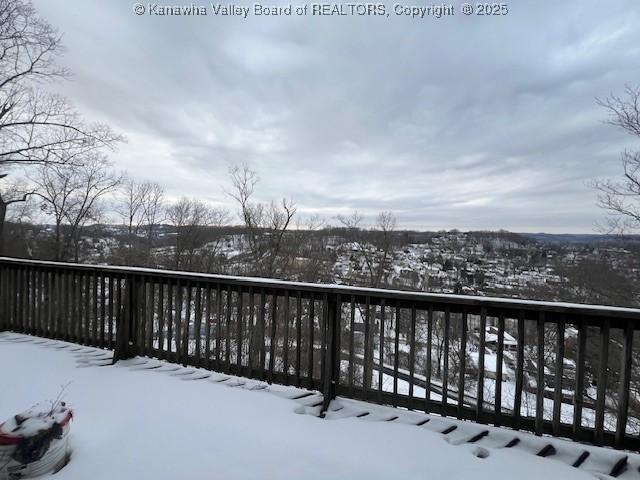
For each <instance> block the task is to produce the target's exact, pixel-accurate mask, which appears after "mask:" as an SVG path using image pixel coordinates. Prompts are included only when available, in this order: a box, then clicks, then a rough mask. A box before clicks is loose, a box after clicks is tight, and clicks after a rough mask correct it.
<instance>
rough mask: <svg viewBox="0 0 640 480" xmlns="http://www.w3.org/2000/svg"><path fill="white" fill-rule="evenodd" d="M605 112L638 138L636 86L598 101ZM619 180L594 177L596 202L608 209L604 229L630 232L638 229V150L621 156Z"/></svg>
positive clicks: (639, 91) (613, 122)
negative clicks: (622, 95) (623, 92)
mask: <svg viewBox="0 0 640 480" xmlns="http://www.w3.org/2000/svg"><path fill="white" fill-rule="evenodd" d="M598 103H599V105H601V106H602V107H604V108H605V109H606V110H607V111H608V113H609V115H610V118H609V123H610V124H611V125H613V126H615V127H618V128H621V129H622V130H624V131H625V132H627V133H629V134H630V135H633V136H634V137H636V138H638V139H640V87H637V88H632V87H629V86H627V87H626V88H625V96H624V97H619V96H616V95H611V96H609V97H608V98H606V99H604V100H598ZM621 163H622V179H620V180H596V181H594V182H593V187H594V188H596V189H597V190H598V192H599V194H598V205H599V206H600V207H602V208H604V209H605V210H607V211H608V213H609V216H608V218H607V226H606V228H607V230H609V231H610V232H618V233H625V232H633V231H637V230H638V229H640V151H637V150H636V151H625V152H623V153H622V155H621Z"/></svg>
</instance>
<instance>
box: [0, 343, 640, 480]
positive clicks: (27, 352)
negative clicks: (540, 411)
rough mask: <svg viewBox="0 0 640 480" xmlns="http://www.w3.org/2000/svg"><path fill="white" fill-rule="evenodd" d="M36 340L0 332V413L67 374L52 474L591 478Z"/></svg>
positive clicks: (28, 401)
mask: <svg viewBox="0 0 640 480" xmlns="http://www.w3.org/2000/svg"><path fill="white" fill-rule="evenodd" d="M36 341H37V342H41V343H38V344H35V343H34V341H33V337H24V336H18V335H16V334H13V333H8V332H6V333H0V382H1V385H2V388H1V392H2V393H1V394H0V417H1V418H2V419H1V420H0V422H1V421H3V420H4V419H8V418H9V417H10V416H12V415H13V414H15V413H18V412H21V411H23V410H25V409H26V408H28V407H30V406H31V405H33V404H35V403H37V402H42V401H45V400H53V399H54V398H56V396H57V395H58V393H59V391H60V388H61V386H62V385H66V384H68V387H67V388H66V390H65V394H64V397H65V400H66V401H67V402H68V403H69V404H70V405H71V407H72V408H73V409H74V412H75V418H74V421H73V424H72V426H71V442H72V447H73V455H72V459H71V462H70V464H69V465H67V466H66V467H65V468H64V469H63V470H62V471H61V472H60V473H58V474H57V475H56V476H55V477H51V478H52V479H59V480H68V479H82V480H85V479H87V478H91V479H103V478H104V479H113V478H121V479H146V478H153V479H172V480H175V479H187V478H188V479H323V480H325V479H367V480H371V479H389V478H399V479H425V478H429V479H447V480H453V479H477V480H483V479H492V480H495V479H500V478H505V479H506V478H509V479H511V478H514V476H517V477H518V479H519V480H525V479H539V478H563V479H567V480H570V479H574V478H575V479H579V478H593V476H592V475H591V474H589V473H588V472H585V471H582V470H578V469H575V468H572V467H570V466H568V465H566V464H565V463H562V462H560V461H556V460H553V459H545V458H540V457H536V456H535V455H532V454H531V452H526V451H524V450H521V449H516V448H497V447H498V445H497V444H496V448H491V446H487V448H484V447H479V446H478V444H473V443H464V442H454V441H451V438H448V441H445V440H446V439H447V437H445V436H443V435H441V434H440V433H438V432H437V431H433V430H431V429H430V428H426V427H428V426H430V425H431V426H432V428H435V427H433V426H434V425H435V424H436V423H437V422H438V421H443V420H439V419H434V420H433V421H432V422H430V423H426V425H424V426H416V424H415V423H414V424H407V422H385V421H371V420H375V419H376V418H378V419H380V418H382V414H380V415H378V417H376V415H375V414H374V415H369V416H368V417H363V418H358V417H356V416H353V415H349V414H348V413H349V412H355V411H357V409H358V408H368V409H370V410H371V409H378V412H382V411H384V412H387V413H385V415H387V416H388V415H390V414H393V413H394V412H401V411H400V410H394V409H390V408H387V407H375V406H371V405H368V404H363V403H360V402H354V401H348V400H341V399H340V400H338V401H337V402H336V404H335V405H338V406H339V407H341V408H340V409H339V410H340V411H335V412H330V414H329V415H328V418H327V419H319V418H317V417H316V416H314V415H311V414H305V413H317V408H315V407H311V406H309V407H300V403H299V402H297V401H295V400H292V399H290V398H286V397H287V396H289V397H290V396H292V395H291V393H292V392H293V393H296V391H293V390H292V389H287V388H285V387H277V386H269V387H266V388H256V387H261V386H263V385H259V384H257V382H253V381H247V382H246V383H244V382H243V381H234V382H224V383H218V382H216V380H219V378H220V376H219V375H216V374H214V375H213V376H211V377H208V378H202V377H205V375H198V371H195V372H194V374H192V375H181V374H180V373H181V372H182V373H185V372H187V373H188V372H189V369H184V368H181V367H178V366H174V365H171V364H167V363H164V362H155V361H150V362H155V363H153V366H155V365H156V363H157V364H158V365H159V367H160V368H156V369H154V370H147V369H141V368H145V365H146V366H148V365H150V363H149V362H147V363H141V362H137V361H135V360H134V361H126V362H120V363H119V364H118V365H116V366H102V367H98V366H92V364H96V365H97V364H99V363H100V360H99V359H100V358H101V355H102V354H101V352H100V351H99V350H97V349H92V348H84V347H79V346H76V345H72V344H65V343H63V342H56V341H45V340H43V339H42V340H36ZM61 346H66V348H60V347H61ZM105 363H108V362H105ZM177 369H179V370H177ZM191 370H193V369H191ZM205 373H206V372H205ZM207 375H208V374H207ZM187 378H192V379H194V380H191V381H186V380H185V379H187ZM230 383H231V385H236V386H235V387H233V388H230V387H229V386H227V385H228V384H230ZM309 398H317V397H313V396H311V397H309ZM335 405H334V409H336V410H338V408H335ZM372 411H373V410H372ZM407 414H408V415H415V416H417V415H418V414H409V412H407ZM367 418H368V419H369V420H367ZM407 418H410V417H407ZM416 418H417V417H416ZM420 418H426V416H424V415H422V416H421V417H420ZM467 425H470V426H473V427H478V428H481V427H480V426H477V425H471V424H467ZM507 433H508V432H507ZM524 435H527V434H524ZM530 437H531V439H532V441H533V440H536V441H546V440H543V439H537V438H535V437H533V436H530ZM554 442H556V441H555V440H554ZM557 442H558V443H559V444H566V445H570V446H571V445H572V444H570V443H569V442H562V441H557ZM498 443H499V442H498ZM523 443H524V444H526V442H523ZM534 443H535V442H534ZM502 446H504V445H502ZM532 448H533V447H532ZM536 448H537V447H536ZM571 448H573V447H571ZM559 449H560V451H562V448H559ZM602 451H603V452H605V453H606V451H604V450H602ZM611 454H615V455H618V456H620V453H619V452H611ZM605 456H606V455H605ZM594 457H597V455H592V458H594ZM634 468H637V467H636V466H634Z"/></svg>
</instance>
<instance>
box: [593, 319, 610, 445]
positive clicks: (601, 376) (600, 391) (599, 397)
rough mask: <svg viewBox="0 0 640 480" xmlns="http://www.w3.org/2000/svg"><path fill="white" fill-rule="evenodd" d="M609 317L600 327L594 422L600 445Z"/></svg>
mask: <svg viewBox="0 0 640 480" xmlns="http://www.w3.org/2000/svg"><path fill="white" fill-rule="evenodd" d="M610 323H611V321H610V320H609V317H607V318H605V319H604V320H603V322H602V327H600V358H599V363H600V365H599V367H598V387H597V393H596V424H595V443H596V444H597V445H602V443H603V441H604V413H605V412H604V410H605V407H606V405H605V400H606V396H605V395H606V392H607V371H608V370H607V366H608V362H609V334H610Z"/></svg>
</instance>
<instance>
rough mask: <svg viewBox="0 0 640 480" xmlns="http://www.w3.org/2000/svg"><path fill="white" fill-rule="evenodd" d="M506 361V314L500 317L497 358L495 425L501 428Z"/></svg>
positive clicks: (501, 314) (501, 313)
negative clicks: (504, 362)
mask: <svg viewBox="0 0 640 480" xmlns="http://www.w3.org/2000/svg"><path fill="white" fill-rule="evenodd" d="M503 359H504V313H503V312H500V315H499V316H498V354H497V356H496V362H497V365H496V389H495V391H496V396H495V403H494V407H495V409H494V411H495V421H494V425H495V426H497V427H499V426H500V425H501V423H502V421H501V420H502V363H503Z"/></svg>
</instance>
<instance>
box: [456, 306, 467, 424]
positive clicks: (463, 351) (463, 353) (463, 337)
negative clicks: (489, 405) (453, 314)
mask: <svg viewBox="0 0 640 480" xmlns="http://www.w3.org/2000/svg"><path fill="white" fill-rule="evenodd" d="M458 353H459V355H460V360H459V362H460V369H459V370H460V372H459V374H458V375H459V377H458V418H462V415H463V409H464V374H465V372H466V370H467V310H466V308H465V310H464V312H462V330H461V332H460V352H458Z"/></svg>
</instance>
